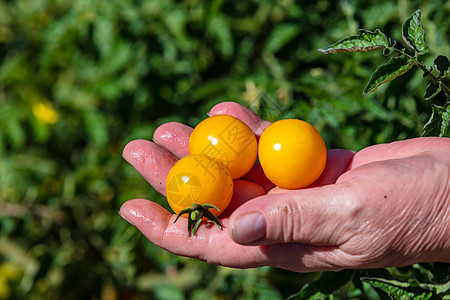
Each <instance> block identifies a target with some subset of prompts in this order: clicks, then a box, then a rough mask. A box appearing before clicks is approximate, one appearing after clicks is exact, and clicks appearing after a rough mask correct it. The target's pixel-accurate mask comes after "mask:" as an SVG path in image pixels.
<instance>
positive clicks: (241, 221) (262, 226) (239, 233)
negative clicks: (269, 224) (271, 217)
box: [232, 212, 266, 244]
mask: <svg viewBox="0 0 450 300" xmlns="http://www.w3.org/2000/svg"><path fill="white" fill-rule="evenodd" d="M265 235H266V220H265V219H264V216H263V215H262V214H260V213H258V212H253V213H249V214H246V215H243V216H242V217H240V218H238V219H237V220H236V221H235V223H234V226H233V230H232V236H233V240H234V241H235V242H237V243H240V244H249V243H252V242H255V241H257V240H259V239H261V238H263V237H264V236H265Z"/></svg>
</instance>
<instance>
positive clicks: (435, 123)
mask: <svg viewBox="0 0 450 300" xmlns="http://www.w3.org/2000/svg"><path fill="white" fill-rule="evenodd" d="M432 110H433V111H432V113H431V117H430V119H429V120H428V122H427V124H425V126H424V127H423V133H422V136H440V137H443V136H446V135H447V130H448V127H449V123H450V104H447V106H446V107H442V106H438V105H433V106H432Z"/></svg>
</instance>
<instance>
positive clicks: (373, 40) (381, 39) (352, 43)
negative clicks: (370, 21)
mask: <svg viewBox="0 0 450 300" xmlns="http://www.w3.org/2000/svg"><path fill="white" fill-rule="evenodd" d="M390 47H391V45H390V42H389V39H388V38H387V37H386V35H385V34H384V33H382V32H381V31H380V30H379V29H377V30H375V32H371V31H369V30H366V29H359V30H358V34H357V35H352V36H349V37H346V38H343V39H342V40H339V41H337V42H336V43H334V44H332V45H330V46H328V47H326V48H320V49H318V51H320V52H322V53H325V54H330V53H343V52H370V51H377V50H385V49H387V48H390Z"/></svg>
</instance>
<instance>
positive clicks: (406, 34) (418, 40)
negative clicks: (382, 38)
mask: <svg viewBox="0 0 450 300" xmlns="http://www.w3.org/2000/svg"><path fill="white" fill-rule="evenodd" d="M420 16H421V11H420V9H419V10H417V11H416V12H415V13H414V14H412V15H411V16H410V17H409V18H408V19H406V21H405V22H404V23H403V25H402V37H403V40H404V41H405V43H406V44H407V45H408V46H409V47H411V48H412V49H414V51H415V52H416V53H417V54H419V55H422V54H425V53H428V51H429V48H428V45H427V44H426V43H425V31H424V30H423V27H422V23H421V22H420Z"/></svg>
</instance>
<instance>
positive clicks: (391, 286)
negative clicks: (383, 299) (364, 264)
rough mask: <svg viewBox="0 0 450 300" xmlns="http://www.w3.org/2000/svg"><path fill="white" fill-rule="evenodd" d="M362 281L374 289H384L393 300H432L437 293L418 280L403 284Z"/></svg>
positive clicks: (372, 280)
mask: <svg viewBox="0 0 450 300" xmlns="http://www.w3.org/2000/svg"><path fill="white" fill-rule="evenodd" d="M361 280H362V281H364V282H367V283H368V284H370V285H371V286H372V287H374V288H379V289H382V290H383V291H385V292H387V293H388V294H389V295H390V296H391V297H392V298H393V299H398V300H403V299H404V300H409V299H430V298H432V297H433V296H435V293H434V292H433V290H432V289H431V288H430V287H428V286H425V285H422V284H420V283H419V282H417V281H416V280H411V281H409V282H401V281H397V280H389V279H383V278H375V277H363V278H361Z"/></svg>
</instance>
